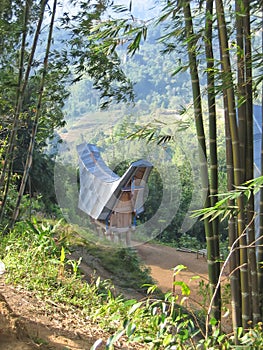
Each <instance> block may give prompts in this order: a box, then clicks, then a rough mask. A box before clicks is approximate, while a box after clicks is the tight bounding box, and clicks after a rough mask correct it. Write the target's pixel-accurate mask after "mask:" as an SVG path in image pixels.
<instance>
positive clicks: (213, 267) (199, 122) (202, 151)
mask: <svg viewBox="0 0 263 350" xmlns="http://www.w3.org/2000/svg"><path fill="white" fill-rule="evenodd" d="M182 7H183V13H184V21H185V32H186V39H187V45H188V57H189V65H190V74H191V82H192V92H193V101H194V116H195V126H196V132H197V138H198V148H199V159H200V169H201V180H202V187H203V192H204V196H205V207H209V206H211V203H210V198H209V194H210V193H209V178H208V167H207V153H206V143H205V133H204V125H203V115H202V102H201V91H200V84H199V75H198V68H197V60H196V50H195V45H196V42H195V37H194V30H193V23H192V16H191V9H190V2H189V1H186V2H185V3H184V4H183V5H182ZM204 225H205V233H206V240H207V263H208V275H209V286H210V294H211V296H212V295H213V294H214V293H215V286H216V283H217V281H218V278H219V274H218V272H219V271H218V270H217V264H216V261H215V237H214V235H213V227H212V224H211V222H209V220H207V219H206V220H204ZM209 316H210V315H209ZM211 316H212V317H214V318H216V319H217V320H220V291H219V290H217V292H216V296H215V298H214V301H213V305H212V315H211Z"/></svg>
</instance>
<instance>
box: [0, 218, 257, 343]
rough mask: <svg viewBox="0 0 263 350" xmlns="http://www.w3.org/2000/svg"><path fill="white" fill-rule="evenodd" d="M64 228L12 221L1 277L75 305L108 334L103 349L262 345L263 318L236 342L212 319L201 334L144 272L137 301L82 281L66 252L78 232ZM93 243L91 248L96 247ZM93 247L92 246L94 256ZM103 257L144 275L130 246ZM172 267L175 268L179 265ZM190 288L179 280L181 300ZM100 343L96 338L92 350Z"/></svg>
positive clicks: (2, 250) (103, 284) (108, 286)
mask: <svg viewBox="0 0 263 350" xmlns="http://www.w3.org/2000/svg"><path fill="white" fill-rule="evenodd" d="M65 232H66V230H65V229H64V227H63V224H62V223H61V222H58V223H57V224H52V225H51V224H49V223H45V224H43V223H38V222H37V221H36V220H33V221H32V222H26V223H21V222H20V223H17V225H16V226H15V228H14V230H13V231H12V232H11V233H10V234H8V235H6V236H4V237H2V244H1V246H0V259H2V260H3V261H4V263H5V265H6V269H7V273H6V282H7V283H12V284H13V285H15V286H19V287H20V288H25V289H28V290H30V291H32V292H33V293H34V294H35V295H36V296H37V297H39V298H41V299H44V300H49V299H50V298H52V301H53V302H56V303H61V304H67V305H71V306H72V307H75V308H76V312H81V314H82V315H83V317H84V318H86V319H89V320H90V321H91V322H96V323H97V324H98V325H99V326H100V327H102V328H103V329H104V330H105V331H108V332H110V333H111V334H112V335H111V336H110V337H109V339H108V342H107V345H106V349H114V344H115V343H116V342H117V341H118V340H119V339H120V338H122V337H124V338H126V340H127V341H128V342H130V343H132V342H138V343H142V344H144V345H143V346H145V349H232V348H237V349H261V348H262V344H263V335H262V334H263V333H262V324H258V325H257V326H256V327H255V328H254V329H251V330H250V332H248V333H246V334H245V336H243V335H242V334H243V333H242V329H240V330H239V333H238V334H239V343H240V346H238V347H237V346H234V339H233V337H232V335H231V334H230V335H226V334H222V333H221V331H220V327H219V326H218V325H217V324H216V323H215V322H214V321H213V320H212V322H211V324H210V325H209V332H208V333H207V334H206V333H205V328H204V327H203V326H201V324H202V320H201V319H199V318H198V317H197V316H196V315H194V314H191V312H190V311H188V310H187V308H186V307H184V305H183V302H180V303H179V298H178V297H177V296H176V295H172V293H166V294H165V295H163V296H162V297H156V294H155V292H156V289H157V287H156V286H154V285H151V284H149V283H147V282H149V281H150V279H149V278H148V280H147V278H146V279H145V282H146V285H145V288H147V293H148V294H147V296H146V297H145V298H144V299H142V300H140V301H137V300H135V299H131V300H126V299H125V298H124V297H123V296H121V295H116V292H115V291H114V286H113V285H112V283H111V281H109V280H104V281H103V280H101V279H100V278H99V277H96V276H95V275H94V276H91V280H90V281H89V282H87V281H86V280H85V279H83V276H82V274H81V272H80V269H79V265H80V262H81V258H80V259H79V260H78V261H76V260H73V259H70V254H69V253H70V247H71V245H72V244H73V243H74V244H75V245H76V242H77V241H78V239H79V238H76V237H75V238H73V241H72V237H71V238H70V239H69V236H70V235H69V234H68V232H66V233H65ZM72 236H73V235H72ZM80 241H81V239H80ZM82 243H83V242H82ZM87 248H88V247H87ZM92 249H93V252H95V248H94V247H93V248H91V250H92ZM98 251H99V250H98V248H97V256H98V255H99V253H98ZM108 253H109V252H108ZM100 254H103V253H102V252H101V253H100ZM118 259H119V260H118ZM106 261H107V263H108V264H109V265H112V266H115V265H116V263H117V261H119V264H117V265H118V266H120V265H121V263H122V264H123V266H125V267H128V266H130V271H131V272H132V271H133V270H140V269H141V274H142V276H144V277H145V275H146V270H145V269H143V268H141V267H140V265H139V262H138V259H137V258H136V253H135V252H134V251H130V252H129V250H128V251H126V250H125V249H119V250H116V251H114V252H113V254H111V255H110V254H107V259H106ZM177 271H178V273H179V272H180V269H178V270H177ZM189 293H190V289H189V288H188V287H187V286H185V285H183V284H182V294H184V296H185V298H183V300H185V299H187V297H188V295H189ZM100 345H101V340H99V339H98V340H97V341H96V343H95V344H94V345H93V347H92V350H95V349H98V347H99V346H100ZM131 348H132V347H131Z"/></svg>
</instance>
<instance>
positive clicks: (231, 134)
mask: <svg viewBox="0 0 263 350" xmlns="http://www.w3.org/2000/svg"><path fill="white" fill-rule="evenodd" d="M262 6H263V4H262V1H259V2H258V1H257V2H256V1H247V0H236V1H222V0H207V1H185V2H181V1H174V0H173V1H161V2H160V3H159V2H158V3H156V4H155V3H154V2H146V3H144V4H142V3H140V4H139V3H138V4H137V2H136V1H133V0H131V1H127V2H123V3H121V2H119V1H117V2H115V1H108V0H98V1H81V2H79V1H74V0H72V1H69V3H68V4H67V6H65V4H63V3H60V1H58V0H54V1H52V2H51V1H46V0H41V1H39V2H36V1H32V0H25V1H16V0H5V1H2V3H1V4H0V34H1V36H0V120H1V124H0V143H1V150H0V157H1V164H0V170H1V174H0V188H1V192H0V227H1V234H2V241H1V242H2V243H1V245H0V252H1V253H0V259H1V260H2V261H3V262H4V264H5V266H6V267H5V268H6V275H5V276H6V277H5V280H6V283H10V284H11V285H13V286H14V287H15V288H17V287H18V286H20V287H21V288H22V289H23V290H26V289H28V290H30V291H32V292H33V293H36V294H37V295H39V297H40V298H41V299H45V298H48V299H49V298H50V297H51V296H52V298H53V299H54V303H57V304H56V307H58V308H59V307H60V306H57V305H70V307H72V308H79V310H81V312H80V313H83V317H84V318H85V319H86V320H92V322H95V321H96V320H97V323H98V324H99V326H100V327H102V329H104V330H105V331H107V332H109V337H108V340H107V341H106V342H104V340H103V339H104V338H103V337H105V336H102V339H101V340H100V339H98V340H97V341H96V339H94V342H93V343H94V344H93V345H90V344H89V347H90V348H91V349H93V350H94V349H97V348H99V347H104V348H106V349H113V348H114V346H116V347H117V348H118V346H120V345H119V344H120V342H121V341H122V340H121V339H125V346H127V348H129V344H131V345H130V346H131V347H130V348H133V347H132V346H133V345H132V344H137V345H138V348H140V346H142V347H143V348H146V347H147V348H148V347H149V348H151V349H192V348H193V349H199V348H200V349H201V348H202V349H203V348H204V349H205V348H207V349H208V348H213V349H231V348H233V347H238V346H240V347H245V348H247V349H250V348H251V349H260V348H261V347H262V318H263V276H262V261H263V249H262V242H263V239H262V237H263V232H262V230H263V222H262V218H263V215H262V198H263V197H262V196H263V191H262V181H263V180H262V165H263V162H262V154H263V152H262V145H261V143H262V141H261V140H262V125H263V123H262V52H263V49H262V47H263V40H262V8H263V7H262ZM146 8H147V9H149V12H148V10H147V11H146ZM83 142H88V143H93V144H96V145H97V146H98V147H99V150H100V151H101V153H102V156H103V159H104V160H105V162H106V163H107V165H108V166H109V167H110V168H111V169H112V170H113V171H115V172H116V173H117V174H119V175H120V176H121V175H122V174H123V173H124V172H125V171H126V169H127V168H128V166H129V164H130V163H131V162H133V161H135V160H137V159H141V158H145V159H147V160H149V161H150V162H152V164H153V170H152V172H151V175H150V177H149V180H148V184H147V198H146V200H145V203H144V206H145V211H144V213H142V214H140V215H138V216H137V215H136V217H135V220H136V222H135V224H136V231H135V232H134V234H133V241H134V242H135V245H136V244H143V243H144V242H146V241H149V240H154V241H157V242H158V243H160V244H167V245H171V246H172V247H176V248H177V249H179V250H183V251H184V252H186V254H187V253H189V254H190V253H192V252H195V253H197V257H198V254H199V252H202V254H203V255H204V256H205V257H206V259H207V269H208V277H207V278H208V281H203V280H202V281H200V283H199V288H200V291H199V292H200V295H202V297H203V299H204V301H203V305H202V303H200V305H199V307H197V308H196V309H192V305H191V303H188V301H189V300H190V299H191V298H190V297H189V296H190V293H191V290H190V288H189V286H188V285H187V283H186V282H185V280H182V281H180V273H182V272H183V271H184V270H185V269H186V267H185V266H183V265H178V266H175V267H174V268H173V282H174V283H173V287H172V288H171V292H168V293H165V294H163V293H162V292H161V291H159V290H158V287H157V286H154V285H153V281H152V279H151V277H150V276H149V274H150V271H148V270H147V269H146V268H145V266H143V264H142V262H141V261H140V259H139V258H138V256H137V254H136V250H134V249H131V248H127V247H126V248H125V247H123V246H116V242H115V243H114V242H113V244H112V242H109V241H107V239H105V237H101V236H99V235H98V232H97V231H96V229H95V226H94V225H93V221H92V220H90V218H89V217H88V216H87V215H86V214H85V213H83V212H82V211H81V210H80V209H79V207H78V192H79V181H80V180H79V174H78V156H77V152H76V146H77V145H79V144H81V143H83ZM262 144H263V143H262ZM259 154H261V157H260V156H259ZM105 225H106V226H107V223H105ZM18 252H22V253H20V254H19V253H18ZM76 252H78V253H79V252H82V253H83V259H84V257H88V258H87V264H91V266H90V267H92V266H96V267H98V264H95V265H92V264H93V263H94V261H95V262H97V261H99V263H100V264H102V265H103V266H104V267H105V268H106V269H108V272H109V274H112V275H114V276H115V275H116V276H120V277H117V279H118V278H119V280H123V281H124V285H123V286H122V288H124V289H125V288H127V289H129V288H130V287H131V285H134V286H135V288H136V291H137V292H140V293H143V294H144V295H146V297H145V298H144V299H142V300H139V301H138V300H135V299H132V300H129V299H127V298H126V297H122V296H120V295H117V294H116V293H115V291H114V287H113V286H112V283H111V282H110V281H108V280H106V281H103V280H101V279H100V277H98V278H95V276H94V277H90V278H89V279H88V281H86V280H85V278H86V277H87V276H86V275H85V276H83V275H81V273H80V271H82V270H81V269H80V267H81V259H82V256H79V255H76V259H71V258H70V256H71V254H72V255H74V254H75V253H76ZM31 260H32V264H31V263H30V264H28V262H29V261H31ZM43 262H45V265H46V266H45V267H46V269H43ZM85 263H86V262H85ZM17 264H18V265H19V266H20V268H19V269H18V270H17V269H16V266H17ZM3 266H4V265H3ZM29 266H30V267H29ZM119 266H122V267H123V269H120V268H118V267H119ZM82 272H83V271H82ZM176 287H179V288H180V289H181V292H180V293H181V295H182V296H183V298H182V299H180V298H179V296H178V295H177V294H176V292H175V289H176ZM61 307H62V306H61ZM14 311H15V310H14ZM78 317H81V315H80V314H78ZM227 317H229V320H228V322H226V318H227ZM226 324H227V327H228V328H227V334H225V329H226V328H225V327H226ZM137 345H134V346H137Z"/></svg>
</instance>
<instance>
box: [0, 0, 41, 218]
mask: <svg viewBox="0 0 263 350" xmlns="http://www.w3.org/2000/svg"><path fill="white" fill-rule="evenodd" d="M30 3H31V2H30V1H26V9H25V24H24V29H23V38H22V48H21V58H20V68H19V78H21V81H19V87H18V92H17V100H16V106H15V115H14V121H13V126H12V130H11V134H10V139H9V145H8V149H7V152H6V156H5V161H4V167H3V170H2V174H1V178H0V190H1V188H2V187H3V184H4V181H5V176H6V171H7V170H8V179H7V181H8V183H9V182H10V177H9V174H11V164H12V162H13V156H14V148H15V141H16V135H17V129H18V121H19V116H20V113H21V110H22V105H23V100H24V94H25V90H26V87H27V84H28V79H29V75H30V72H31V68H32V63H33V59H34V56H35V51H36V47H37V43H38V39H39V35H40V31H41V27H42V22H43V19H44V12H45V6H46V4H47V1H46V0H42V1H41V7H40V13H39V20H38V24H37V29H36V33H35V36H34V40H33V44H32V48H31V51H30V55H29V59H28V62H27V69H26V72H25V77H24V79H22V72H23V63H24V52H23V51H24V50H25V47H24V46H25V40H26V36H27V23H28V17H29V10H30ZM22 49H24V50H22ZM8 189H9V185H8V186H7V190H6V193H5V196H7V195H8ZM3 204H5V203H3ZM3 212H4V206H2V207H1V213H3Z"/></svg>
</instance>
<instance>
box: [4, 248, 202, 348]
mask: <svg viewBox="0 0 263 350" xmlns="http://www.w3.org/2000/svg"><path fill="white" fill-rule="evenodd" d="M136 250H137V252H138V255H139V256H140V257H141V259H142V261H143V262H144V263H145V265H146V266H148V267H149V268H150V269H151V273H152V276H153V278H154V279H155V281H156V282H157V284H158V285H159V287H160V288H161V289H162V290H163V291H168V290H171V289H172V282H173V271H172V270H173V268H174V267H175V266H177V265H185V266H187V270H184V271H182V272H180V274H179V275H178V276H177V277H176V280H177V281H184V282H185V283H187V284H188V285H189V286H190V287H191V295H190V297H191V300H194V301H197V302H202V297H200V295H199V294H198V293H197V292H198V284H199V281H200V280H191V278H192V277H193V276H196V275H199V276H200V277H201V278H202V279H205V280H207V264H206V260H205V258H204V257H199V259H197V256H196V254H192V253H186V252H181V251H177V250H176V249H175V248H171V247H166V246H162V245H154V244H149V243H147V244H143V245H139V246H136ZM83 255H84V256H83ZM79 256H83V260H82V263H81V266H80V268H81V269H82V271H83V272H84V273H85V275H86V276H87V278H89V277H90V276H88V275H89V274H93V273H94V269H96V270H97V274H98V275H102V277H103V278H111V277H112V276H109V275H107V271H106V270H104V269H102V268H100V267H99V265H98V264H97V266H96V264H94V261H90V256H85V253H84V252H83V251H79V252H78V251H77V252H75V253H74V254H73V256H71V258H76V259H77V258H78V257H79ZM7 268H8V267H7ZM122 292H123V293H124V291H122ZM175 292H176V294H178V295H180V293H181V292H180V288H179V287H176V290H175ZM0 293H1V294H2V295H3V296H4V298H1V295H0V350H31V349H44V350H66V349H67V350H69V349H71V350H88V349H90V348H91V346H92V344H93V343H94V342H95V341H96V340H97V339H99V338H102V339H104V340H106V339H107V337H108V335H107V334H105V333H104V332H103V331H101V330H99V328H98V327H97V326H96V324H92V323H91V322H90V321H89V320H83V318H81V311H79V312H76V310H74V309H72V308H70V307H66V306H65V307H61V306H59V305H56V304H55V303H54V302H52V296H50V299H49V300H45V301H41V300H39V299H38V298H37V297H36V296H35V295H34V294H33V293H31V292H26V291H24V290H19V289H18V288H16V289H15V288H13V287H12V286H9V285H6V284H5V282H4V277H1V278H0ZM125 294H126V296H128V297H134V298H140V295H139V294H138V293H136V292H134V293H133V291H132V290H129V291H128V293H125ZM103 348H105V342H104V343H103V344H102V345H101V347H99V348H98V349H103ZM119 349H123V350H124V349H143V347H140V346H137V345H132V346H131V345H129V347H128V346H127V345H126V344H125V342H124V341H123V342H122V343H120V344H119Z"/></svg>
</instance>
